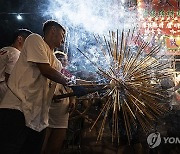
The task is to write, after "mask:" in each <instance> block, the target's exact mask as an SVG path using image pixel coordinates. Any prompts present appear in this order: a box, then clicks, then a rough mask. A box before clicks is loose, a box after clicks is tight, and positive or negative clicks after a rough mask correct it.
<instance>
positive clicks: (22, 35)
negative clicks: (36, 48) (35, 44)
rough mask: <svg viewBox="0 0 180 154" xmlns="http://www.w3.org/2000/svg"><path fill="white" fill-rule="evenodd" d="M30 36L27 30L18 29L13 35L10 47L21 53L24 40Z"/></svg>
mask: <svg viewBox="0 0 180 154" xmlns="http://www.w3.org/2000/svg"><path fill="white" fill-rule="evenodd" d="M30 34H32V32H31V31H30V30H28V29H18V30H16V31H15V32H14V34H13V39H12V46H13V47H15V48H17V49H18V50H20V51H21V49H22V47H23V44H24V41H25V39H26V38H27V37H28V36H29V35H30Z"/></svg>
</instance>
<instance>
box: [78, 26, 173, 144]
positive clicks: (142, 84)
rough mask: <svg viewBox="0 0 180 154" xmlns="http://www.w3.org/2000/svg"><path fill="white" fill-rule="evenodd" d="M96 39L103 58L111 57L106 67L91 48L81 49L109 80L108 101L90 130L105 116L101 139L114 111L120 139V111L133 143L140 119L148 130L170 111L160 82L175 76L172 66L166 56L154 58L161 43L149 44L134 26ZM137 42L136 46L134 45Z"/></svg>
mask: <svg viewBox="0 0 180 154" xmlns="http://www.w3.org/2000/svg"><path fill="white" fill-rule="evenodd" d="M95 39H96V41H97V44H98V46H99V47H100V48H99V50H100V51H101V52H102V56H104V59H105V61H104V62H106V61H108V60H107V59H106V58H107V57H109V59H110V60H111V62H110V64H109V67H108V68H103V67H102V66H100V65H99V64H98V63H95V62H93V61H92V60H91V58H89V56H88V51H86V52H82V51H81V50H80V49H78V50H79V52H81V53H82V54H83V55H84V56H85V57H86V58H87V59H88V60H89V61H90V62H91V63H92V65H93V66H94V67H95V68H96V69H97V73H98V74H100V75H101V77H102V78H104V79H106V81H108V82H107V85H108V86H106V92H105V93H104V96H103V98H107V101H106V103H105V104H103V108H102V110H101V112H100V113H99V115H98V117H97V119H96V120H95V122H94V124H93V125H92V127H91V128H90V130H92V129H93V128H94V126H95V125H96V124H97V121H98V120H99V119H102V117H103V120H102V124H101V126H100V129H99V134H98V137H97V141H98V140H101V139H102V136H103V132H104V128H105V123H106V120H107V117H108V114H109V113H111V112H112V120H113V123H112V142H114V140H115V139H117V140H118V142H119V139H120V133H119V125H121V124H120V123H119V120H118V119H119V115H120V114H119V113H120V112H121V113H122V115H123V121H124V126H125V130H126V133H127V138H128V141H129V143H130V140H131V138H132V129H133V128H134V126H137V123H139V124H140V125H141V127H142V128H143V130H144V131H145V132H146V133H147V132H148V131H149V130H151V129H152V124H153V122H154V121H155V120H157V119H158V118H159V117H160V116H162V115H164V114H165V113H166V112H168V108H167V107H166V105H162V103H161V102H162V100H163V99H164V100H166V99H167V98H166V97H167V96H166V94H167V93H166V90H164V89H160V87H159V85H160V81H161V80H162V79H164V78H170V77H171V76H172V72H173V70H172V69H170V65H169V61H166V62H162V61H161V59H162V58H163V56H157V58H154V57H156V56H155V55H157V54H158V52H159V51H160V46H159V45H157V46H153V47H149V45H150V43H149V42H145V41H143V38H142V37H141V36H140V34H135V29H133V31H132V32H131V30H129V31H128V32H125V31H124V30H123V31H122V32H121V33H119V31H118V30H117V31H116V32H109V39H107V37H105V36H104V37H103V39H102V38H101V37H100V36H98V37H95ZM102 40H103V41H102ZM135 45H136V47H137V48H136V50H134V49H132V47H134V46H135ZM146 49H150V52H149V53H147V54H145V51H146ZM96 52H97V51H96ZM85 53H86V54H85Z"/></svg>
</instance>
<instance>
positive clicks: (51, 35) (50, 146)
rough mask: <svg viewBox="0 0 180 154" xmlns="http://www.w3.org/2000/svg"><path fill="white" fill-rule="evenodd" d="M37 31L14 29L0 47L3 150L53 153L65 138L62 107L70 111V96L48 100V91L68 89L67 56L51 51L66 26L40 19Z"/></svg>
mask: <svg viewBox="0 0 180 154" xmlns="http://www.w3.org/2000/svg"><path fill="white" fill-rule="evenodd" d="M42 30H43V34H44V36H43V37H42V36H40V35H38V34H35V33H33V32H31V31H30V30H27V29H19V30H18V31H17V32H15V35H14V39H13V43H12V45H11V46H9V47H4V48H2V49H1V50H0V63H1V64H3V65H0V123H1V125H0V145H1V152H2V153H4V154H28V153H29V154H40V153H43V154H58V153H59V152H60V149H61V145H62V142H63V140H64V138H65V134H66V129H67V127H68V117H69V113H68V112H69V109H68V108H70V110H71V111H72V110H73V107H74V102H75V101H74V100H75V99H74V98H72V99H71V98H64V99H61V100H54V99H53V96H54V95H55V94H63V93H67V92H68V91H71V89H70V88H69V87H68V86H67V85H68V84H69V83H71V76H70V75H67V72H68V71H65V72H66V73H64V70H65V67H66V65H67V55H65V54H64V53H62V52H58V53H56V55H55V53H54V51H55V48H58V47H60V45H62V44H63V43H64V39H65V35H66V30H65V28H64V27H63V26H61V25H60V24H59V23H58V22H56V21H54V20H48V21H46V22H45V23H44V24H43V29H42ZM69 74H70V73H69ZM57 83H58V84H57ZM70 102H71V103H70ZM47 127H48V128H47Z"/></svg>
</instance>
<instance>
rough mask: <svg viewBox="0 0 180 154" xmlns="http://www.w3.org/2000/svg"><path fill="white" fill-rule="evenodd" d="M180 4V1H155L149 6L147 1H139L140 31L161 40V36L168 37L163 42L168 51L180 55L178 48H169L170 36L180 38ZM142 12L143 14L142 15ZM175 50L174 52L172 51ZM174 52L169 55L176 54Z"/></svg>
mask: <svg viewBox="0 0 180 154" xmlns="http://www.w3.org/2000/svg"><path fill="white" fill-rule="evenodd" d="M179 3H180V2H179V1H178V0H171V1H169V0H153V1H152V2H151V4H150V3H149V4H147V3H146V0H139V1H138V8H137V9H138V13H139V14H140V16H142V17H139V20H140V22H141V23H142V24H140V29H141V31H142V32H143V33H145V34H148V35H151V36H152V35H156V36H158V38H157V39H156V40H157V41H158V40H160V37H161V35H163V36H167V37H165V38H164V39H163V40H164V41H165V42H164V43H165V46H166V47H167V50H168V51H173V52H176V54H180V49H179V47H178V46H176V47H175V46H174V47H173V48H171V47H169V44H167V43H168V41H167V40H169V39H167V38H169V37H170V36H173V37H178V36H180V6H179V5H180V4H179ZM140 12H141V13H140ZM171 49H173V50H171ZM173 52H170V53H167V54H174V53H173Z"/></svg>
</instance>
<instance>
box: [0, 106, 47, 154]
mask: <svg viewBox="0 0 180 154" xmlns="http://www.w3.org/2000/svg"><path fill="white" fill-rule="evenodd" d="M44 136H45V130H43V131H41V132H37V131H35V130H32V129H30V128H29V127H26V125H25V118H24V114H23V113H22V112H21V111H19V110H14V109H0V153H2V154H40V151H41V147H42V144H43V140H44Z"/></svg>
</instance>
